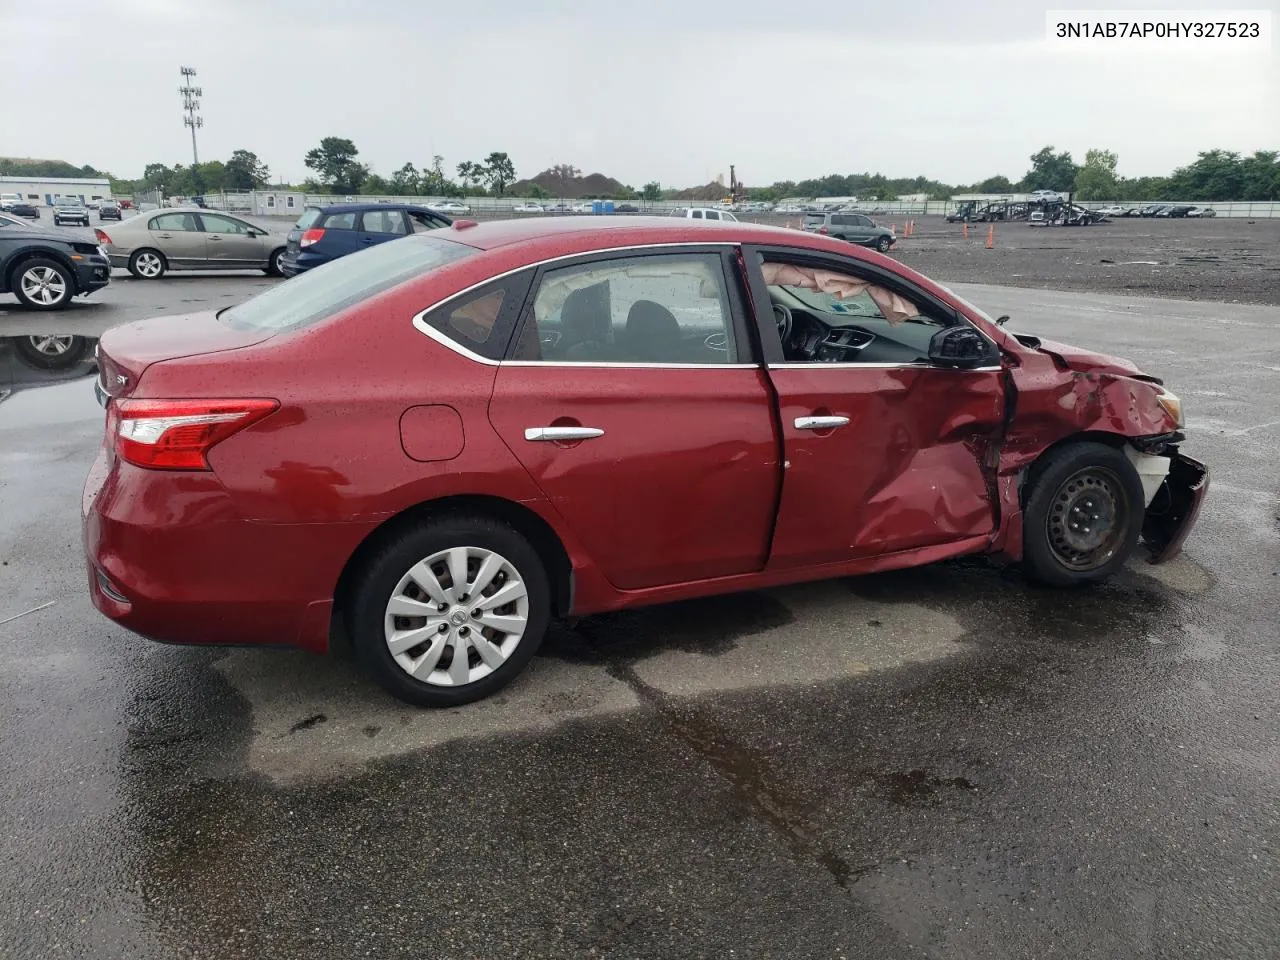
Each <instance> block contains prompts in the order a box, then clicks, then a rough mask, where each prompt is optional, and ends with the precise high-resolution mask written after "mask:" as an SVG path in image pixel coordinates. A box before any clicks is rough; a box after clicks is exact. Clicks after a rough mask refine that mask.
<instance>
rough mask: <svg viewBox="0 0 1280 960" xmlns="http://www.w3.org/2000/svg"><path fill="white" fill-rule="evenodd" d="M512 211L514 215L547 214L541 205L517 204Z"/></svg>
mask: <svg viewBox="0 0 1280 960" xmlns="http://www.w3.org/2000/svg"><path fill="white" fill-rule="evenodd" d="M511 210H512V212H513V213H546V210H544V209H543V207H542V204H540V203H517V204H516V205H515V206H514V207H512V208H511Z"/></svg>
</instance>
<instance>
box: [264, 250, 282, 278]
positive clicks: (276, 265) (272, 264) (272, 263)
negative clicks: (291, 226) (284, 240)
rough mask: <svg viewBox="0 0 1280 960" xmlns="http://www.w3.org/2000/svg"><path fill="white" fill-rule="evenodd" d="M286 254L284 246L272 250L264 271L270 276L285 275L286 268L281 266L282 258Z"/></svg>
mask: <svg viewBox="0 0 1280 960" xmlns="http://www.w3.org/2000/svg"><path fill="white" fill-rule="evenodd" d="M283 256H284V247H280V248H279V249H276V250H272V251H271V256H270V257H269V258H268V259H267V266H266V269H264V270H263V271H262V272H263V273H265V274H266V275H267V276H268V277H283V276H284V270H283V269H281V267H280V258H281V257H283Z"/></svg>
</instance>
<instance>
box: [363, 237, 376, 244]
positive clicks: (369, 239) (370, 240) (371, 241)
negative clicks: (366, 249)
mask: <svg viewBox="0 0 1280 960" xmlns="http://www.w3.org/2000/svg"><path fill="white" fill-rule="evenodd" d="M360 242H361V243H377V241H376V240H374V239H373V237H365V238H364V239H363V240H361V241H360Z"/></svg>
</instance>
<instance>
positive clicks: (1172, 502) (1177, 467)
mask: <svg viewBox="0 0 1280 960" xmlns="http://www.w3.org/2000/svg"><path fill="white" fill-rule="evenodd" d="M1208 492H1209V468H1208V467H1206V466H1205V465H1204V464H1203V463H1201V462H1200V461H1199V460H1193V459H1191V457H1188V456H1186V455H1184V454H1182V453H1176V454H1174V455H1173V461H1172V463H1170V465H1169V475H1168V476H1167V477H1165V479H1164V483H1163V484H1161V486H1160V489H1159V490H1158V491H1157V492H1156V495H1155V498H1154V499H1153V500H1152V501H1151V504H1150V506H1148V508H1147V514H1146V519H1145V520H1144V521H1143V524H1142V539H1143V542H1144V543H1145V544H1146V547H1147V549H1148V550H1149V551H1150V553H1151V562H1152V563H1164V562H1165V561H1166V560H1172V559H1173V558H1174V557H1176V556H1177V555H1178V554H1179V553H1181V552H1182V544H1183V543H1184V542H1185V541H1186V539H1187V535H1188V534H1190V533H1191V529H1192V528H1193V527H1194V526H1195V525H1196V519H1197V518H1198V517H1199V516H1200V507H1201V505H1202V504H1203V503H1204V497H1205V494H1206V493H1208Z"/></svg>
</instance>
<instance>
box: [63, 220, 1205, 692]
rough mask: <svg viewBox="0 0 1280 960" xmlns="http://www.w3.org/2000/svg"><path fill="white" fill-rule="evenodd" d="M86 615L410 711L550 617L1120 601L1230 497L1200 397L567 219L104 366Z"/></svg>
mask: <svg viewBox="0 0 1280 960" xmlns="http://www.w3.org/2000/svg"><path fill="white" fill-rule="evenodd" d="M100 369H101V380H100V382H99V397H100V399H101V400H102V401H103V403H104V404H105V406H106V408H107V420H106V437H105V440H104V443H103V446H102V451H101V454H100V455H99V457H98V460H97V462H96V463H95V465H94V467H93V470H92V472H91V474H90V476H89V478H88V481H87V482H86V485H85V491H84V502H83V512H84V542H85V550H86V553H87V556H88V565H89V586H90V590H91V591H92V594H93V602H94V604H95V605H96V606H97V607H98V609H99V610H101V611H102V612H103V613H105V614H106V615H107V616H109V617H111V618H112V619H114V620H116V621H118V622H119V623H121V624H123V625H124V626H126V627H128V628H130V629H132V630H135V631H137V632H138V633H140V634H143V635H145V636H148V637H152V638H154V639H157V640H163V641H167V642H172V643H184V644H263V645H266V644H270V645H283V646H296V647H303V648H305V649H308V650H315V651H324V650H325V649H326V648H327V645H328V642H329V633H330V625H331V619H332V618H333V617H334V616H335V615H337V616H341V617H343V618H345V623H346V627H347V631H348V633H349V635H350V637H351V638H352V641H353V643H354V644H355V646H356V648H357V649H358V651H359V653H360V655H361V656H362V658H363V659H364V661H365V662H367V664H368V665H369V667H370V668H371V670H372V671H373V672H374V674H376V676H377V677H378V679H379V680H380V681H381V682H382V683H383V684H384V685H385V686H386V687H387V688H388V689H389V690H390V691H391V692H392V693H394V694H395V695H396V696H399V697H401V698H403V699H405V700H408V701H410V702H413V703H417V704H423V705H432V706H438V705H454V704H459V703H464V702H466V701H469V700H474V699H477V698H479V697H482V696H485V695H487V694H489V693H492V692H493V691H495V690H497V689H498V688H499V687H501V686H502V685H503V684H505V683H507V682H509V681H510V680H511V679H512V677H514V676H515V675H516V674H517V673H518V672H519V671H520V670H521V668H522V667H523V666H524V665H525V664H526V663H528V662H529V659H530V658H531V657H532V656H533V655H534V652H535V651H536V650H537V648H538V645H539V643H540V642H541V640H542V638H543V634H544V632H545V631H546V628H547V623H548V620H549V618H551V617H552V616H568V615H571V614H573V615H580V614H588V613H598V612H601V611H609V610H618V609H621V608H624V607H633V606H639V605H642V604H651V603H662V602H665V601H671V600H679V599H684V598H688V597H699V596H706V595H709V594H715V593H727V592H730V591H737V590H751V589H756V588H761V587H769V586H773V585H776V584H783V583H791V582H795V581H801V580H813V579H818V578H824V577H837V576H846V575H850V574H858V573H865V572H869V571H879V570H888V569H893V568H897V567H910V566H916V565H919V564H925V563H930V562H933V561H935V560H941V559H943V558H946V557H955V556H960V555H964V554H977V553H989V554H997V555H1000V556H1002V557H1005V558H1008V559H1010V560H1015V561H1021V562H1022V564H1023V566H1024V567H1025V569H1026V570H1027V572H1028V574H1029V575H1030V576H1031V577H1033V578H1034V579H1036V580H1038V581H1041V582H1043V583H1048V584H1056V585H1063V586H1067V585H1073V584H1081V583H1088V582H1092V581H1097V580H1101V579H1103V578H1105V577H1107V576H1109V575H1110V574H1112V573H1113V572H1115V571H1116V570H1117V569H1118V568H1119V567H1120V566H1121V565H1122V564H1123V563H1124V562H1125V561H1126V559H1127V558H1128V557H1129V556H1130V555H1131V554H1132V553H1133V552H1134V551H1135V549H1136V548H1137V546H1138V544H1139V541H1140V540H1142V541H1143V542H1144V543H1145V546H1146V548H1147V549H1148V550H1149V551H1150V554H1151V558H1152V559H1153V560H1156V561H1159V560H1162V559H1166V558H1168V557H1170V556H1172V555H1173V554H1175V553H1176V552H1177V551H1178V549H1179V547H1180V545H1181V543H1182V541H1183V539H1184V538H1185V536H1186V534H1187V532H1188V530H1189V529H1190V527H1191V525H1192V524H1193V523H1194V521H1195V517H1196V514H1197V512H1198V510H1199V506H1200V502H1201V499H1202V497H1203V496H1204V493H1205V490H1206V488H1207V485H1208V474H1207V471H1206V469H1205V468H1204V466H1203V465H1202V464H1200V463H1198V462H1196V461H1195V460H1192V459H1190V458H1188V457H1186V456H1184V455H1183V454H1181V453H1180V452H1179V450H1178V444H1179V442H1180V441H1181V440H1182V439H1183V437H1182V433H1181V428H1182V426H1183V420H1182V411H1181V406H1180V404H1179V401H1178V398H1177V397H1176V396H1174V395H1173V394H1172V393H1170V392H1168V391H1167V390H1165V389H1164V388H1163V387H1162V385H1161V382H1160V381H1159V380H1158V379H1156V378H1155V377H1151V376H1148V375H1145V374H1143V373H1141V372H1140V371H1139V370H1138V369H1137V368H1136V367H1134V366H1133V365H1132V364H1131V363H1129V362H1127V361H1125V360H1118V359H1115V358H1111V357H1106V356H1102V355H1100V354H1096V353H1090V352H1088V351H1085V350H1080V349H1076V348H1073V347H1068V346H1065V345H1063V344H1059V343H1053V342H1050V341H1048V340H1040V339H1037V338H1035V337H1030V336H1024V335H1021V334H1013V333H1010V332H1009V331H1007V330H1005V329H1003V328H1002V327H1001V326H1000V325H998V324H997V323H996V322H995V321H993V320H991V319H990V318H989V317H988V316H987V315H986V314H984V313H983V312H982V311H980V310H978V309H977V308H976V307H974V306H972V305H970V304H968V303H966V302H965V301H963V300H961V299H960V298H959V297H957V296H955V295H954V294H952V293H950V292H949V291H947V290H945V289H943V288H941V287H939V286H937V285H936V284H934V283H931V282H930V281H929V280H927V279H925V278H924V277H922V276H920V275H919V274H917V273H915V272H913V271H911V270H909V269H907V268H906V267H904V266H902V265H901V264H899V263H897V262H895V261H893V260H891V259H889V258H887V257H883V256H880V255H878V254H876V253H873V252H871V251H867V250H863V249H861V248H858V247H854V246H851V245H849V244H845V243H841V242H839V241H836V240H833V239H830V238H827V237H822V236H819V235H814V234H805V233H800V232H797V231H789V230H782V229H773V228H768V227H757V226H751V225H747V224H724V225H716V224H707V223H700V222H698V221H690V220H674V219H666V218H664V219H640V218H631V217H628V218H625V219H622V218H619V219H618V220H610V219H603V218H595V219H592V218H564V219H558V220H549V221H547V220H543V221H539V220H522V221H510V222H497V223H487V224H483V225H476V224H475V223H472V222H468V221H459V222H457V223H455V224H454V225H453V227H452V228H449V229H446V230H440V231H433V232H432V233H429V234H420V235H415V236H411V237H407V238H404V239H401V240H397V241H395V242H394V243H389V244H380V245H378V246H377V247H375V248H372V249H370V250H368V251H365V252H362V253H359V254H356V255H353V256H351V257H347V258H344V259H342V260H340V261H337V262H335V263H333V264H331V265H329V266H327V267H325V268H324V269H323V270H317V271H314V272H311V273H307V274H304V275H302V276H299V277H297V278H295V279H293V280H290V281H288V282H286V283H282V284H281V285H279V286H276V287H274V288H273V289H271V290H268V291H266V292H264V293H262V294H260V295H259V296H257V297H254V298H253V299H251V300H248V301H246V302H245V303H242V304H240V305H238V306H234V307H230V308H227V309H225V310H221V311H219V312H217V313H212V312H210V313H199V314H193V315H191V316H189V317H186V318H182V319H180V320H178V321H176V322H175V320H174V319H173V318H166V319H165V320H164V321H163V322H151V321H146V322H141V323H135V324H130V325H127V326H123V327H118V328H116V329H114V330H111V331H109V332H108V333H107V334H106V335H105V336H103V338H102V341H101V344H100Z"/></svg>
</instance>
